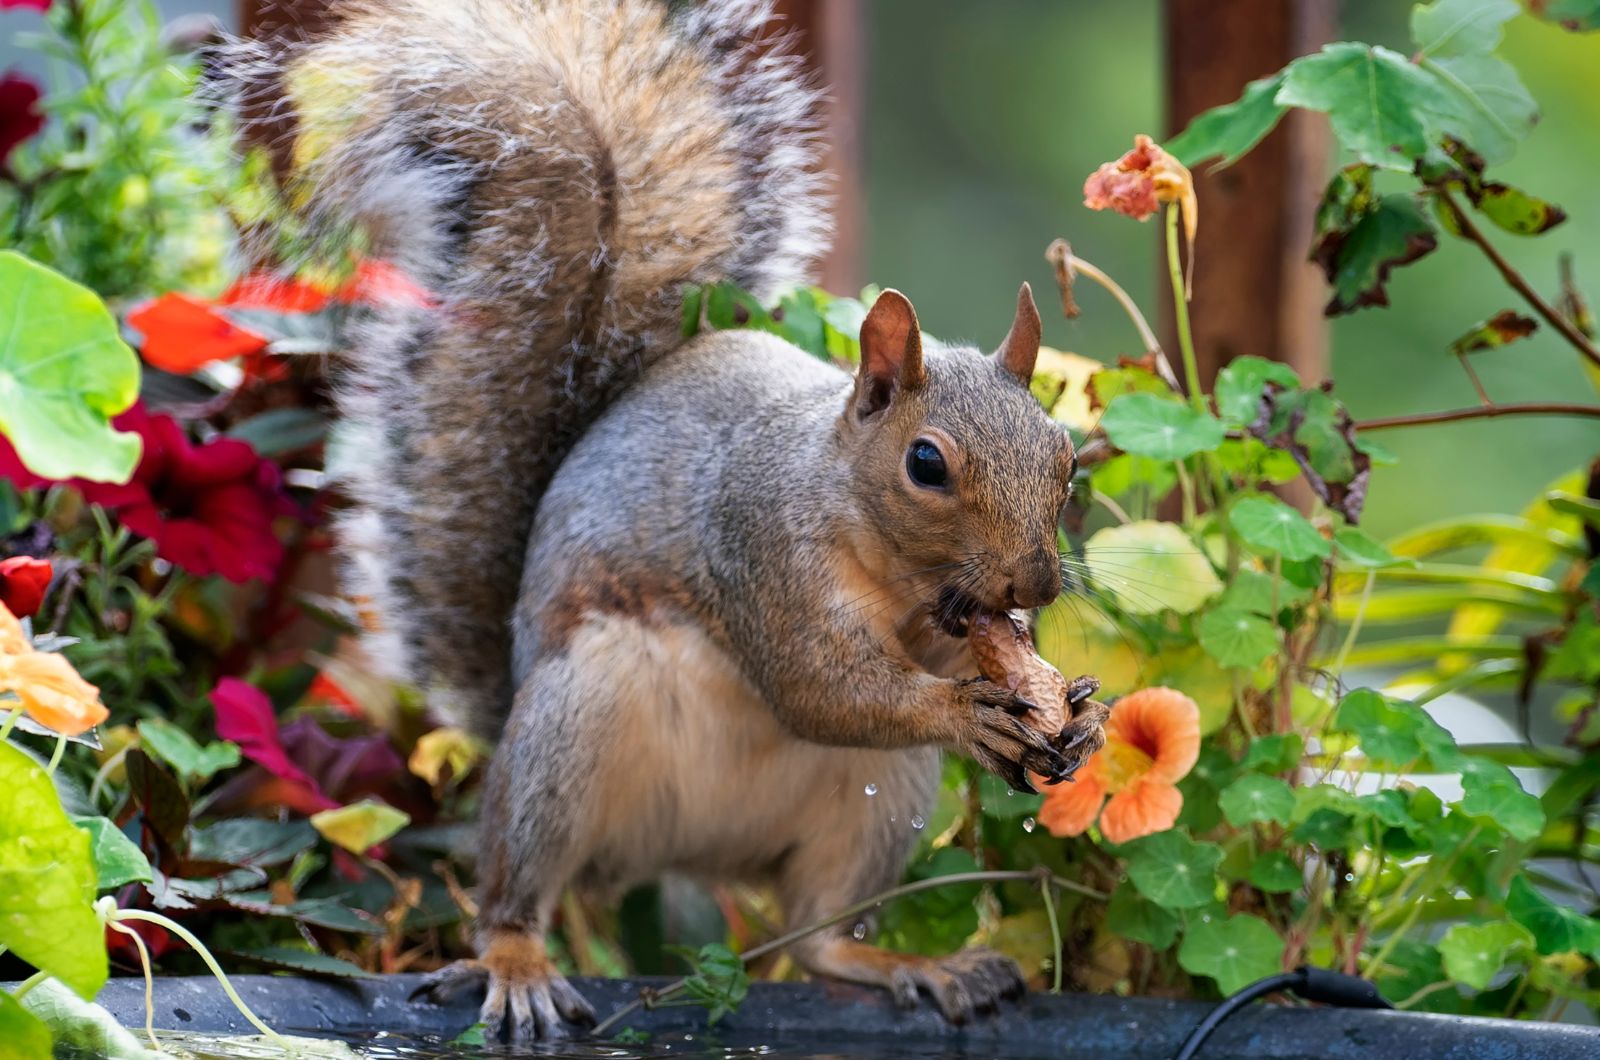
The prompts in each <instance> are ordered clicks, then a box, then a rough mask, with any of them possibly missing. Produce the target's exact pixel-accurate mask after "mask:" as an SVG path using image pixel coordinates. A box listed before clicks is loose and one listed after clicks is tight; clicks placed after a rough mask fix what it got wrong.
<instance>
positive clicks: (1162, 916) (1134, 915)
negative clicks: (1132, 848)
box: [1106, 880, 1178, 950]
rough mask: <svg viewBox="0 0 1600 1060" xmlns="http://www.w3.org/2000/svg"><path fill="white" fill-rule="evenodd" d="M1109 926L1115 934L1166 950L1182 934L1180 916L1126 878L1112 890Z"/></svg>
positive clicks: (1107, 921) (1107, 920)
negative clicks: (1179, 922) (1179, 928)
mask: <svg viewBox="0 0 1600 1060" xmlns="http://www.w3.org/2000/svg"><path fill="white" fill-rule="evenodd" d="M1106 928H1107V929H1108V930H1109V931H1111V933H1112V934H1114V935H1120V936H1121V937H1123V938H1125V939H1132V940H1134V941H1135V942H1144V943H1148V944H1149V945H1151V946H1154V947H1155V948H1156V949H1158V950H1164V949H1166V948H1167V947H1168V946H1170V945H1172V940H1173V939H1175V938H1177V937H1178V917H1177V914H1176V913H1173V912H1172V911H1171V910H1167V909H1163V908H1161V907H1160V906H1159V905H1156V904H1155V903H1154V902H1152V901H1150V899H1148V898H1145V897H1144V896H1143V895H1141V894H1140V893H1139V892H1138V890H1137V889H1136V888H1135V887H1134V886H1133V885H1132V884H1130V883H1128V882H1127V881H1126V880H1124V881H1123V882H1122V883H1119V884H1118V885H1117V889H1116V890H1115V891H1112V892H1111V901H1110V902H1109V903H1107V905H1106Z"/></svg>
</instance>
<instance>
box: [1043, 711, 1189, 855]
mask: <svg viewBox="0 0 1600 1060" xmlns="http://www.w3.org/2000/svg"><path fill="white" fill-rule="evenodd" d="M1199 755H1200V708H1199V707H1197V706H1196V705H1195V702H1194V700H1192V699H1190V698H1189V697H1188V696H1186V695H1184V694H1183V693H1182V692H1178V691H1176V690H1174V689H1171V688H1141V689H1140V690H1139V691H1137V692H1131V693H1129V694H1128V695H1126V696H1123V697H1122V698H1121V699H1120V700H1118V701H1117V704H1116V707H1115V709H1113V710H1112V711H1111V717H1110V719H1109V720H1108V721H1107V722H1106V745H1105V746H1104V747H1102V748H1101V749H1100V750H1099V751H1097V752H1095V755H1094V757H1093V758H1091V759H1089V761H1088V762H1086V763H1084V766H1083V768H1082V769H1080V770H1079V771H1078V776H1077V781H1076V783H1073V784H1057V785H1055V786H1054V787H1049V788H1045V789H1044V791H1045V797H1044V806H1043V807H1041V809H1040V811H1039V823H1040V824H1042V825H1044V826H1045V827H1046V828H1048V829H1049V830H1050V834H1051V835H1057V836H1071V835H1081V834H1082V833H1083V832H1084V831H1086V830H1087V829H1088V827H1089V826H1090V825H1091V824H1094V820H1095V817H1096V816H1098V817H1099V818H1100V834H1101V835H1103V836H1105V837H1106V838H1107V839H1108V840H1110V841H1111V842H1113V843H1126V842H1127V841H1128V840H1130V839H1138V838H1139V837H1140V836H1145V835H1151V834H1153V833H1155V832H1164V831H1166V830H1167V829H1168V828H1171V827H1172V826H1173V824H1174V823H1176V822H1177V820H1178V813H1179V811H1180V810H1182V809H1183V795H1182V794H1180V793H1179V791H1178V787H1177V784H1178V781H1180V780H1182V779H1183V778H1184V777H1185V776H1187V775H1188V773H1189V770H1191V769H1193V768H1194V763H1195V759H1197V758H1198V757H1199ZM1107 796H1110V797H1109V799H1108V798H1107ZM1101 803H1104V804H1105V808H1104V810H1102V809H1101Z"/></svg>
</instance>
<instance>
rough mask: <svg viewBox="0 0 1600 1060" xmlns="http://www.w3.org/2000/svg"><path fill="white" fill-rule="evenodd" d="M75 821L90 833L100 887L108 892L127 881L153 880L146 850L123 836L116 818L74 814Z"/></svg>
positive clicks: (90, 848) (91, 850) (92, 854)
mask: <svg viewBox="0 0 1600 1060" xmlns="http://www.w3.org/2000/svg"><path fill="white" fill-rule="evenodd" d="M73 820H74V821H75V822H77V825H78V827H79V828H81V829H83V830H84V831H85V832H88V833H89V844H90V845H89V852H90V855H91V856H92V857H93V858H94V868H95V874H96V876H97V877H98V884H99V889H100V890H102V891H109V890H111V889H113V888H115V887H121V886H122V885H123V884H125V883H149V882H150V881H151V880H152V879H154V876H153V875H152V874H151V871H150V861H149V859H148V858H146V857H145V856H144V851H142V850H140V849H139V847H138V846H137V845H136V844H135V843H134V842H133V840H131V839H129V838H128V837H127V836H126V835H123V833H122V829H120V828H118V827H117V826H116V823H115V822H114V821H111V820H109V819H108V818H105V817H74V818H73Z"/></svg>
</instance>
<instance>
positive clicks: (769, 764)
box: [561, 615, 938, 888]
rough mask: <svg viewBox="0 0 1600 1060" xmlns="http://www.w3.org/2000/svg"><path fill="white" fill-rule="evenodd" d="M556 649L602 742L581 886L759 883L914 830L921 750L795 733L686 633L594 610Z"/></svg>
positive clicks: (721, 659)
mask: <svg viewBox="0 0 1600 1060" xmlns="http://www.w3.org/2000/svg"><path fill="white" fill-rule="evenodd" d="M567 651H568V657H569V658H568V659H567V660H566V661H564V662H563V663H562V664H561V665H570V666H572V667H573V668H574V670H576V671H577V672H580V673H583V674H587V675H591V678H592V677H601V679H603V680H604V681H605V682H606V683H607V684H608V686H609V687H608V688H607V689H605V690H604V691H603V693H602V694H601V695H597V696H596V697H595V701H596V702H602V701H603V702H606V703H607V705H608V706H607V709H606V710H605V711H604V716H601V717H594V718H593V719H592V720H591V721H590V724H593V725H596V726H603V727H604V729H605V732H604V734H599V733H597V734H596V738H597V739H598V738H601V737H602V736H603V738H604V739H605V740H606V741H607V742H608V743H609V744H610V747H611V751H610V753H609V754H608V755H607V757H606V759H605V760H604V762H603V764H602V765H601V768H600V770H599V775H598V776H596V777H595V778H594V779H595V782H596V787H595V790H596V792H597V794H598V797H597V798H596V800H595V802H594V804H593V805H594V813H595V814H596V820H595V821H594V822H593V827H591V828H590V829H589V830H588V832H587V834H588V835H589V836H591V837H592V839H593V842H594V847H593V849H592V850H590V851H589V852H588V858H587V862H586V864H584V865H583V867H582V868H580V869H579V871H578V877H579V878H580V879H582V880H584V881H585V882H586V883H588V884H590V885H591V886H598V887H604V888H613V887H625V886H627V885H629V884H632V883H636V882H639V881H641V880H647V879H651V878H654V877H656V876H658V875H659V874H661V873H662V872H664V871H675V872H683V873H688V874H691V875H700V876H705V877H708V878H714V879H728V878H745V879H752V880H762V879H766V878H769V877H770V876H772V875H773V873H774V871H775V870H776V868H777V867H778V866H779V864H780V863H781V861H782V860H783V858H784V857H785V856H786V855H787V854H789V853H791V852H793V851H795V850H796V849H798V848H800V847H801V846H803V845H810V844H811V843H814V842H815V840H816V839H817V837H821V836H829V835H834V836H840V837H846V838H849V839H852V840H854V841H859V839H860V837H863V836H867V835H873V834H875V833H884V832H890V833H892V832H895V831H900V832H903V833H905V835H906V836H907V837H910V836H912V835H913V834H914V833H915V832H916V831H917V830H918V829H919V828H921V827H924V826H925V821H926V818H927V816H928V815H929V813H930V805H931V801H932V798H933V794H934V784H935V782H936V779H937V774H938V752H937V751H936V750H935V749H932V748H916V749H912V750H899V751H882V750H872V749H866V748H843V747H826V746H823V745H821V744H816V743H811V742H809V741H806V740H802V739H799V738H797V737H795V736H794V735H792V734H790V733H789V732H788V731H786V730H785V729H784V728H783V727H782V726H781V725H780V724H779V723H778V721H777V719H776V718H775V717H774V716H773V713H772V710H771V708H770V707H768V706H767V705H766V704H765V703H763V702H762V701H761V699H760V697H759V695H758V693H757V692H756V690H755V689H754V688H753V687H751V685H750V683H749V682H748V681H747V680H746V679H745V678H744V677H743V675H742V674H741V673H740V672H739V669H738V667H737V666H736V665H735V664H734V661H733V660H732V659H730V658H729V657H728V656H727V654H726V653H725V652H724V651H723V650H722V649H721V648H720V647H718V646H717V645H716V644H714V643H713V642H712V641H711V640H710V639H709V638H708V637H707V636H706V635H705V634H704V633H702V632H701V631H700V630H698V629H696V628H694V627H693V626H690V625H684V624H676V623H664V624H663V623H656V622H649V621H641V620H637V619H633V618H627V617H618V616H604V615H597V616H594V617H593V618H592V619H591V620H590V621H588V622H587V623H585V625H584V627H583V628H582V629H581V630H579V631H578V632H577V633H576V634H575V635H574V636H573V638H572V640H571V641H570V642H569V646H568V649H567ZM602 675H603V676H602ZM841 679H843V680H848V679H849V678H848V676H845V675H841ZM597 691H598V690H597ZM896 845H901V846H903V845H904V839H902V840H901V842H900V843H899V844H896Z"/></svg>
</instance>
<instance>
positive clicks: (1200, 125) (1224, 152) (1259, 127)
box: [1163, 72, 1288, 169]
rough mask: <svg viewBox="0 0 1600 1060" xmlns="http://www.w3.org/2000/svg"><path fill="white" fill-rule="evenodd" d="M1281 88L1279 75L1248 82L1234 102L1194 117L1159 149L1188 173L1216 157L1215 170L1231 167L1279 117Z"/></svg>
mask: <svg viewBox="0 0 1600 1060" xmlns="http://www.w3.org/2000/svg"><path fill="white" fill-rule="evenodd" d="M1282 86H1283V74H1282V73H1281V72H1280V73H1276V74H1273V75H1272V76H1271V77H1264V78H1261V79H1260V80H1259V81H1252V82H1250V83H1249V84H1248V85H1245V86H1244V94H1243V95H1241V96H1240V97H1239V98H1238V99H1236V100H1235V101H1233V102H1232V103H1224V104H1223V105H1222V106H1220V107H1212V108H1211V109H1210V110H1208V111H1206V112H1205V113H1204V114H1200V115H1198V116H1196V117H1195V119H1194V120H1193V121H1191V122H1190V123H1189V126H1188V128H1186V129H1184V130H1183V132H1181V133H1179V134H1178V135H1177V136H1175V137H1173V138H1172V139H1170V140H1168V141H1167V142H1166V143H1165V144H1164V145H1163V146H1164V147H1165V148H1166V150H1167V153H1168V154H1170V155H1172V156H1173V157H1174V158H1176V159H1177V160H1178V161H1180V162H1182V163H1183V164H1184V165H1186V166H1188V167H1189V168H1190V169H1193V168H1194V167H1195V166H1197V165H1199V164H1200V163H1201V162H1204V161H1205V160H1206V159H1208V158H1218V157H1219V156H1220V159H1221V161H1219V162H1218V163H1217V165H1218V167H1221V166H1227V165H1232V164H1233V163H1234V162H1237V161H1238V160H1239V159H1240V158H1241V157H1243V156H1244V155H1246V154H1248V153H1249V151H1250V149H1251V148H1252V147H1254V146H1255V145H1256V144H1258V143H1260V142H1261V138H1262V137H1264V136H1266V135H1267V133H1269V132H1271V131H1272V127H1273V126H1274V125H1276V124H1278V119H1279V118H1281V117H1283V112H1284V111H1285V110H1287V109H1288V108H1287V107H1285V106H1284V105H1282V104H1281V103H1279V102H1277V99H1276V97H1277V95H1278V89H1279V88H1281V87H1282Z"/></svg>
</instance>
